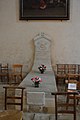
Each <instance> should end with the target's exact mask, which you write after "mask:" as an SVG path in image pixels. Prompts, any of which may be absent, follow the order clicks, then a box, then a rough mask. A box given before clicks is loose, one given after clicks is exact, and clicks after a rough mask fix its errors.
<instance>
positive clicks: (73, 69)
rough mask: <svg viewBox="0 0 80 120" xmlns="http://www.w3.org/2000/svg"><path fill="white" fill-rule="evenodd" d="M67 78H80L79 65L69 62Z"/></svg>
mask: <svg viewBox="0 0 80 120" xmlns="http://www.w3.org/2000/svg"><path fill="white" fill-rule="evenodd" d="M67 70H68V72H67V79H68V80H70V79H74V80H75V79H78V74H77V65H76V64H67Z"/></svg>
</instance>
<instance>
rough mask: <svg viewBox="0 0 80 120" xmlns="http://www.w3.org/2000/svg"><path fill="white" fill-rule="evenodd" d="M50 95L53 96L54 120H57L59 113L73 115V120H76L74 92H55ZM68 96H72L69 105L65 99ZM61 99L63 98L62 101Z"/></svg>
mask: <svg viewBox="0 0 80 120" xmlns="http://www.w3.org/2000/svg"><path fill="white" fill-rule="evenodd" d="M52 95H54V96H55V120H58V114H60V113H63V114H64V113H67V114H73V116H74V117H73V120H76V97H75V95H76V93H75V92H71V93H68V92H56V93H52ZM68 95H73V97H74V99H73V100H74V101H73V102H71V103H67V102H66V101H67V97H68ZM61 97H63V101H62V100H61Z"/></svg>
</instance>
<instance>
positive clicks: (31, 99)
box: [27, 92, 45, 106]
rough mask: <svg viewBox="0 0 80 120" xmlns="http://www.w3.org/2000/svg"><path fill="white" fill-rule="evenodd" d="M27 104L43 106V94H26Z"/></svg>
mask: <svg viewBox="0 0 80 120" xmlns="http://www.w3.org/2000/svg"><path fill="white" fill-rule="evenodd" d="M27 104H28V105H41V106H43V105H45V93H44V92H27Z"/></svg>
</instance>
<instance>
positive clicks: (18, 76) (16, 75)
mask: <svg viewBox="0 0 80 120" xmlns="http://www.w3.org/2000/svg"><path fill="white" fill-rule="evenodd" d="M22 68H23V65H22V64H13V65H12V72H11V74H10V77H11V79H12V80H13V81H15V83H20V82H21V81H22V79H23V77H22Z"/></svg>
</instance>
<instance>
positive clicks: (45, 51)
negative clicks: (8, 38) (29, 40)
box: [32, 33, 52, 71]
mask: <svg viewBox="0 0 80 120" xmlns="http://www.w3.org/2000/svg"><path fill="white" fill-rule="evenodd" d="M33 40H34V45H35V59H34V64H33V68H32V70H33V71H36V70H37V69H38V66H39V65H41V64H44V65H46V67H47V71H52V66H51V38H50V37H49V36H48V35H47V34H44V33H41V34H38V35H37V36H36V37H35V38H34V39H33Z"/></svg>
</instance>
